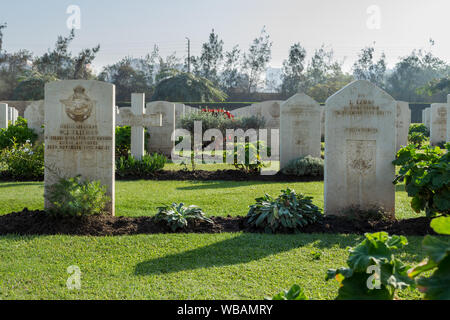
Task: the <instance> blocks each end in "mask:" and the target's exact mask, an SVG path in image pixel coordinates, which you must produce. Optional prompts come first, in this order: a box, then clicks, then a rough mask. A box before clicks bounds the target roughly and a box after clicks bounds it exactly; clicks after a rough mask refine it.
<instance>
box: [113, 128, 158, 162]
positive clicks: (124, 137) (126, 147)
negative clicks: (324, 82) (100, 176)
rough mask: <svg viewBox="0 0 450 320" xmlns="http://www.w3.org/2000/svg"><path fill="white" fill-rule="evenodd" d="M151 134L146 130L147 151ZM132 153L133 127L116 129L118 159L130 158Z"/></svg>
mask: <svg viewBox="0 0 450 320" xmlns="http://www.w3.org/2000/svg"><path fill="white" fill-rule="evenodd" d="M149 137H150V134H149V133H148V132H147V129H145V139H144V144H145V149H146V150H147V147H148V138H149ZM130 152H131V127H130V126H124V127H116V157H128V156H129V154H130Z"/></svg>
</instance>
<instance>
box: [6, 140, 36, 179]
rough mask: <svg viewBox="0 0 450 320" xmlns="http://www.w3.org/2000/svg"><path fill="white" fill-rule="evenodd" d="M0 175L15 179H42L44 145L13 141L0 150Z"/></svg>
mask: <svg viewBox="0 0 450 320" xmlns="http://www.w3.org/2000/svg"><path fill="white" fill-rule="evenodd" d="M0 175H1V176H3V177H5V178H8V179H13V180H17V181H27V180H42V179H43V177H44V145H43V144H40V145H37V146H34V147H33V145H32V144H31V143H30V142H25V143H24V144H18V143H13V145H12V146H10V147H7V148H5V149H3V150H1V151H0Z"/></svg>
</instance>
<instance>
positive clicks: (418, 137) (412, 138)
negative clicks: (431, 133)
mask: <svg viewBox="0 0 450 320" xmlns="http://www.w3.org/2000/svg"><path fill="white" fill-rule="evenodd" d="M428 140H429V139H428V138H427V136H426V135H425V134H423V133H421V132H413V133H411V134H410V135H409V136H408V141H409V142H410V143H412V144H415V145H417V146H418V147H421V146H422V145H423V144H425V142H427V141H428Z"/></svg>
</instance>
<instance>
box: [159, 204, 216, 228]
mask: <svg viewBox="0 0 450 320" xmlns="http://www.w3.org/2000/svg"><path fill="white" fill-rule="evenodd" d="M155 220H156V221H158V222H163V223H165V224H166V225H167V226H168V227H170V228H171V229H172V231H177V230H178V229H186V228H187V227H188V225H189V223H195V222H199V221H205V222H208V223H211V224H212V223H214V222H213V221H212V220H211V219H209V218H207V217H206V215H205V214H204V212H203V211H202V209H201V208H199V207H197V206H189V207H185V206H184V204H183V203H180V204H178V203H173V204H172V205H170V206H169V205H166V206H164V207H159V208H158V213H157V214H156V216H155Z"/></svg>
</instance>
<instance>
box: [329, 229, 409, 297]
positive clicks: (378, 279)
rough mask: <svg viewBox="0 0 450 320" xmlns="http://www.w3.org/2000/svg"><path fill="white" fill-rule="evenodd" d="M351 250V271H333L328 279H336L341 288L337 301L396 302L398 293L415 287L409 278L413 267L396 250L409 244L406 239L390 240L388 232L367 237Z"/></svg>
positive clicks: (393, 238)
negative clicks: (408, 272) (410, 268)
mask: <svg viewBox="0 0 450 320" xmlns="http://www.w3.org/2000/svg"><path fill="white" fill-rule="evenodd" d="M365 237H366V239H364V240H363V241H362V242H361V243H360V244H359V245H357V246H356V247H354V248H351V249H350V250H349V251H350V255H349V257H348V259H347V264H348V268H339V269H336V270H335V269H330V270H328V272H327V276H326V280H327V281H328V280H330V279H336V280H337V281H338V282H339V284H340V288H339V291H338V296H337V298H336V299H337V300H393V299H394V298H395V297H396V293H397V291H398V290H402V289H406V288H408V287H410V286H411V287H414V282H413V281H412V280H411V279H410V278H409V277H408V274H407V270H408V269H409V267H408V266H407V265H405V264H404V263H403V262H402V261H401V260H399V259H398V258H396V257H395V256H394V253H393V252H394V250H398V249H401V248H403V247H404V246H406V245H407V244H408V241H407V240H406V238H405V237H403V236H392V237H390V236H389V235H388V234H387V233H386V232H379V233H374V234H366V235H365Z"/></svg>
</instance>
